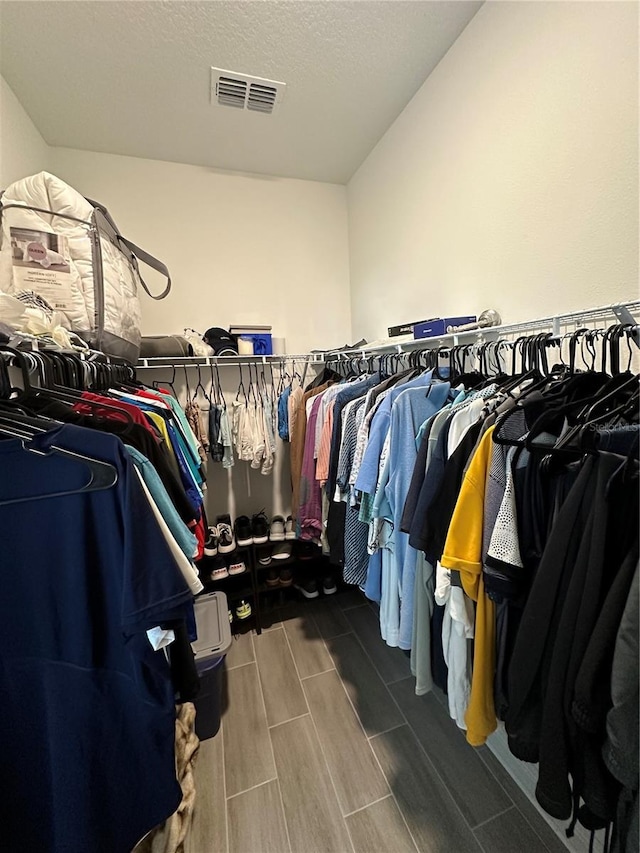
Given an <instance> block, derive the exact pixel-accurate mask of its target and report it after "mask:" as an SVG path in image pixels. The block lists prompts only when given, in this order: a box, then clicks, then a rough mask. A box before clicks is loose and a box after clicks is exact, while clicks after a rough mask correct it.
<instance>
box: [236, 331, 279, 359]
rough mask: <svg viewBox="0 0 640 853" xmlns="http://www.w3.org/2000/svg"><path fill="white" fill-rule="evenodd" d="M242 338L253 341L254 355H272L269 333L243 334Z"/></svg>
mask: <svg viewBox="0 0 640 853" xmlns="http://www.w3.org/2000/svg"><path fill="white" fill-rule="evenodd" d="M242 337H243V338H251V340H252V341H253V354H254V355H272V353H273V345H272V343H271V335H270V334H269V333H264V332H261V333H260V334H253V333H252V334H248V333H247V332H244V333H243V334H242Z"/></svg>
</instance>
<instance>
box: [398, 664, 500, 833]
mask: <svg viewBox="0 0 640 853" xmlns="http://www.w3.org/2000/svg"><path fill="white" fill-rule="evenodd" d="M389 689H390V690H391V693H392V695H393V697H394V698H395V700H396V702H397V703H398V705H399V706H400V709H401V711H402V713H403V714H404V715H405V717H406V718H407V722H408V723H409V725H410V726H411V728H412V729H413V731H414V734H415V735H416V737H417V738H418V740H419V741H420V743H421V744H422V746H423V748H424V750H425V752H426V753H427V755H428V756H429V758H430V759H431V761H432V763H433V765H434V767H435V768H436V770H437V771H438V773H439V774H440V776H441V777H442V779H443V780H444V782H445V784H446V785H447V787H448V788H449V791H450V792H451V793H452V794H453V797H454V799H455V801H456V802H457V803H458V806H459V807H460V810H461V811H462V813H463V815H464V817H465V818H466V820H467V821H468V823H469V825H470V826H471V827H474V826H477V825H478V824H479V823H483V822H484V821H485V820H489V818H492V817H495V816H496V815H498V814H500V813H501V812H503V811H505V809H508V808H509V806H511V805H513V801H512V800H511V799H510V797H508V796H507V794H506V793H505V791H504V789H503V788H502V786H501V785H499V784H498V782H497V781H496V779H495V777H494V775H493V774H492V773H491V772H490V771H489V770H488V768H487V766H486V765H485V764H484V762H483V761H482V759H481V758H480V756H479V755H478V754H477V753H476V751H475V750H474V749H473V747H471V746H469V744H468V743H467V742H466V740H465V736H464V732H462V731H461V730H460V729H458V727H457V726H456V724H455V723H454V721H453V720H452V719H451V718H450V717H449V714H448V712H447V711H446V710H445V709H444V708H443V706H442V705H441V704H440V702H439V701H438V700H437V698H436V697H435V696H434V695H433V693H427V694H425V695H424V696H416V694H415V679H414V678H407V679H405V680H404V681H398V682H397V683H396V684H392V685H390V687H389Z"/></svg>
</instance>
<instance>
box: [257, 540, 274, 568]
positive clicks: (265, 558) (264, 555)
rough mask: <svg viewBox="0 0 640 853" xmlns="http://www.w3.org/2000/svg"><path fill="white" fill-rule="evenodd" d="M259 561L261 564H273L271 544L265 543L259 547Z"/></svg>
mask: <svg viewBox="0 0 640 853" xmlns="http://www.w3.org/2000/svg"><path fill="white" fill-rule="evenodd" d="M257 557H258V563H259V565H261V566H269V565H271V546H270V545H265V546H264V547H263V548H258V551H257Z"/></svg>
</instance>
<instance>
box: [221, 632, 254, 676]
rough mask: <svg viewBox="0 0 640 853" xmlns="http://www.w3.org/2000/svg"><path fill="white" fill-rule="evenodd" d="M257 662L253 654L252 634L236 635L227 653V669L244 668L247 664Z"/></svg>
mask: <svg viewBox="0 0 640 853" xmlns="http://www.w3.org/2000/svg"><path fill="white" fill-rule="evenodd" d="M254 660H255V655H254V654H253V642H252V637H251V632H250V631H248V632H247V633H246V634H236V635H235V637H234V638H233V639H232V640H231V646H230V647H229V650H228V652H227V656H226V659H225V666H226V667H227V669H233V668H234V667H236V666H244V665H245V663H251V661H254Z"/></svg>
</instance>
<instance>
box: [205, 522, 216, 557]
mask: <svg viewBox="0 0 640 853" xmlns="http://www.w3.org/2000/svg"><path fill="white" fill-rule="evenodd" d="M217 553H218V528H217V527H210V528H209V529H208V530H207V538H206V540H205V543H204V555H205V557H215V556H216V554H217Z"/></svg>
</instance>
